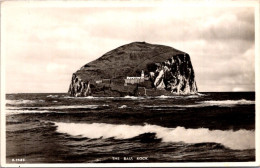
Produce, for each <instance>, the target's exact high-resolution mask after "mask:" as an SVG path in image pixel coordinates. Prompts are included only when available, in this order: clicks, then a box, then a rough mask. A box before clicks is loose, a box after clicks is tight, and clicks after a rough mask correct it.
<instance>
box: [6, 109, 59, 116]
mask: <svg viewBox="0 0 260 168" xmlns="http://www.w3.org/2000/svg"><path fill="white" fill-rule="evenodd" d="M5 112H6V115H13V114H25V113H26V114H31V113H51V112H52V111H48V110H22V109H7V110H5ZM55 113H62V112H55Z"/></svg>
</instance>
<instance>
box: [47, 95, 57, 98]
mask: <svg viewBox="0 0 260 168" xmlns="http://www.w3.org/2000/svg"><path fill="white" fill-rule="evenodd" d="M47 97H51V98H56V97H58V95H48V96H47Z"/></svg>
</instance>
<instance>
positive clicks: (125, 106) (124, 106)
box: [118, 105, 127, 109]
mask: <svg viewBox="0 0 260 168" xmlns="http://www.w3.org/2000/svg"><path fill="white" fill-rule="evenodd" d="M118 108H120V109H123V108H127V105H122V106H119V107H118Z"/></svg>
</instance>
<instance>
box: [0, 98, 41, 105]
mask: <svg viewBox="0 0 260 168" xmlns="http://www.w3.org/2000/svg"><path fill="white" fill-rule="evenodd" d="M5 102H6V104H13V105H14V104H33V103H36V101H35V100H23V99H21V100H6V101H5Z"/></svg>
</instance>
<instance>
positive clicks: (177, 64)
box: [68, 42, 198, 97]
mask: <svg viewBox="0 0 260 168" xmlns="http://www.w3.org/2000/svg"><path fill="white" fill-rule="evenodd" d="M68 92H69V94H70V95H71V96H75V97H84V96H127V95H129V96H159V95H186V94H195V93H197V92H198V88H197V85H196V81H195V73H194V70H193V67H192V63H191V59H190V56H189V54H188V53H185V52H182V51H179V50H177V49H174V48H172V47H169V46H164V45H157V44H149V43H146V42H133V43H130V44H126V45H123V46H121V47H118V48H116V49H114V50H111V51H109V52H107V53H105V54H104V55H103V56H101V57H99V58H98V59H96V60H94V61H92V62H89V63H87V64H86V65H84V66H83V67H81V68H80V69H79V70H78V71H77V72H75V73H73V75H72V79H71V83H70V86H69V91H68Z"/></svg>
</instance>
